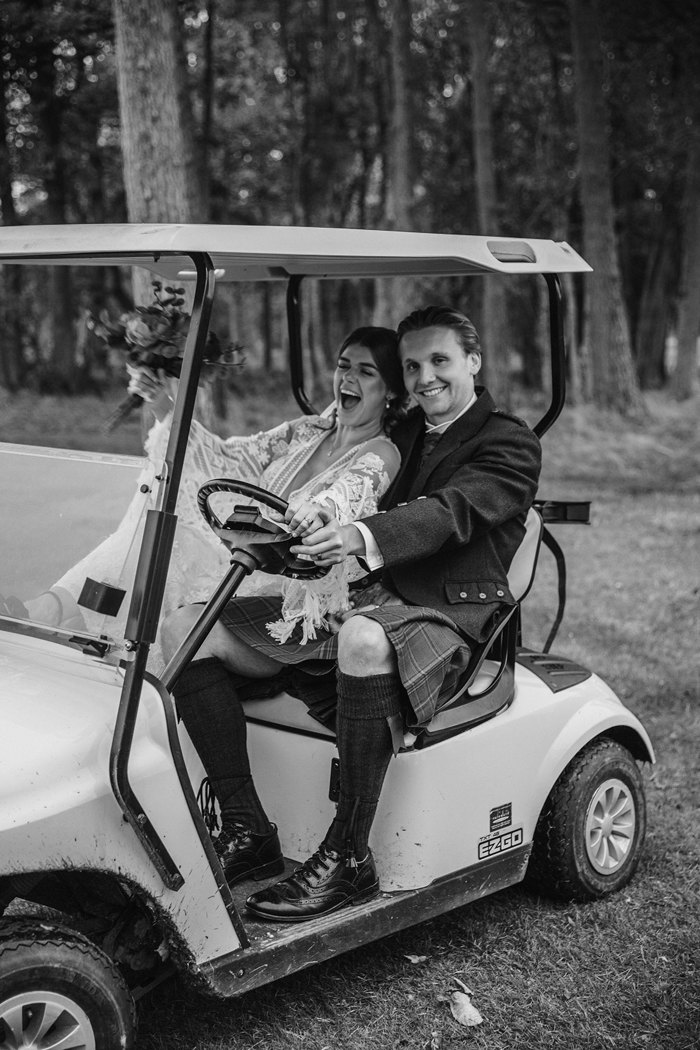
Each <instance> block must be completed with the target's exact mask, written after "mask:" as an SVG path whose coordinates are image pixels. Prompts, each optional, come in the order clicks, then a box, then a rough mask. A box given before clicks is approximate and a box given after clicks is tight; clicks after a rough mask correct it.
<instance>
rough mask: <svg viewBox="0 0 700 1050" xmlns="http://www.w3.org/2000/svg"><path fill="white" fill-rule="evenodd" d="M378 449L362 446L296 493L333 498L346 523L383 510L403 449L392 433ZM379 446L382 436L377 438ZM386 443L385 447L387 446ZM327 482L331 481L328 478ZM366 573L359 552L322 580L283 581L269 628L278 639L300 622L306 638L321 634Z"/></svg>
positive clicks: (325, 501)
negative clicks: (382, 502)
mask: <svg viewBox="0 0 700 1050" xmlns="http://www.w3.org/2000/svg"><path fill="white" fill-rule="evenodd" d="M381 442H382V445H381V446H379V447H380V448H381V453H382V454H380V452H379V451H378V450H376V451H375V450H372V451H370V450H365V451H364V452H363V451H362V450H361V449H358V450H357V454H356V458H355V459H353V460H351V462H350V463H346V464H345V466H342V464H341V463H338V464H337V465H336V466H337V468H338V469H337V471H336V473H335V476H333V472H328V473H326V474H324V475H323V476H322V477H321V478H318V479H314V480H313V481H311V482H310V483H309V485H307V486H305V488H304V489H301V490H299V491H298V492H297V493H294V495H301V496H302V497H303V498H304V499H308V500H310V501H311V502H313V503H322V504H325V505H328V504H329V503H330V504H332V507H333V508H335V517H336V518H337V520H338V521H339V523H340V524H341V525H348V524H350V523H351V522H353V521H356V520H357V519H358V518H362V517H366V516H368V515H370V514H374V513H376V511H377V508H378V505H379V501H380V499H381V498H382V496H383V495H384V493H385V492H386V491H387V489H388V487H389V485H390V484H391V482H392V481H393V479H394V477H395V475H396V472H397V470H398V468H399V462H400V459H399V453H398V450H397V448H396V446H395V445H394V444H393V443H392V442H391V441H389V440H388V439H386V440H384V439H381ZM373 445H374V446H375V448H376V446H377V442H373ZM382 446H383V447H382ZM324 482H325V485H324V484H323V483H324ZM363 575H365V570H364V569H363V568H362V567H361V566H360V564H359V562H358V561H357V559H356V558H348V559H346V561H345V562H343V563H342V564H340V565H334V566H333V567H332V569H331V570H330V571H329V572H328V573H327V574H326V575H325V576H323V577H321V579H320V580H286V581H285V582H284V585H283V593H284V602H283V604H282V618H281V619H280V620H277V621H275V622H274V623H269V624H268V625H267V629H268V631H269V633H270V635H271V636H272V637H273V638H274V639H275V640H276V641H278V642H282V643H283V642H286V641H287V640H288V639H289V638H290V637H291V634H292V632H293V631H294V628H295V627H296V626H297V624H301V628H302V638H301V641H302V644H304V643H305V642H307V641H309V640H312V639H314V638H315V637H316V632H317V629H318V628H327V627H328V617H329V616H333V615H335V614H337V613H341V612H345V611H347V610H348V609H349V608H350V607H351V606H350V591H349V584H350V583H351V582H352V581H353V580H357V579H359V578H360V577H361V576H363Z"/></svg>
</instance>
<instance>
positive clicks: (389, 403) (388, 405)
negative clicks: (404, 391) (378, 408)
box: [384, 398, 391, 408]
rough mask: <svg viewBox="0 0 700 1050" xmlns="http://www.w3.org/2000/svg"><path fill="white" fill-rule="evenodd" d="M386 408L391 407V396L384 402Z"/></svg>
mask: <svg viewBox="0 0 700 1050" xmlns="http://www.w3.org/2000/svg"><path fill="white" fill-rule="evenodd" d="M384 408H391V401H390V400H389V398H387V399H386V401H385V402H384Z"/></svg>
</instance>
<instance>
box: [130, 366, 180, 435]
mask: <svg viewBox="0 0 700 1050" xmlns="http://www.w3.org/2000/svg"><path fill="white" fill-rule="evenodd" d="M126 370H127V372H128V374H129V385H128V387H127V390H128V391H129V393H130V394H138V395H139V397H141V398H143V400H144V401H147V402H148V404H149V405H150V406H151V410H152V412H153V415H154V416H155V417H156V419H158V420H160V421H162V420H164V419H165V417H166V416H167V415H168V413H169V412H171V411H172V407H173V399H172V397H171V396H170V394H169V393H168V388H167V386H166V384H165V381H164V379H163V377H162V376H161V375H159V374H158V372H154V371H153V369H151V368H145V367H144V366H143V365H141V366H139V367H138V368H134V366H133V365H127V366H126Z"/></svg>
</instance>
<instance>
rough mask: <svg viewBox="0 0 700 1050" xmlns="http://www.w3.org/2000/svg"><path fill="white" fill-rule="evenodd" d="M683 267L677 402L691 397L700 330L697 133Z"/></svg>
mask: <svg viewBox="0 0 700 1050" xmlns="http://www.w3.org/2000/svg"><path fill="white" fill-rule="evenodd" d="M681 228H682V230H683V263H682V270H681V287H680V296H679V302H678V356H677V358H676V367H675V369H674V372H673V376H672V378H671V393H672V394H673V396H674V397H675V398H676V400H677V401H685V400H687V399H688V398H689V397H692V395H693V392H694V388H695V378H696V376H697V371H698V331H699V330H700V131H698V130H694V134H693V137H692V142H691V146H690V152H689V155H688V170H687V175H686V185H685V194H684V198H683V221H682V226H681Z"/></svg>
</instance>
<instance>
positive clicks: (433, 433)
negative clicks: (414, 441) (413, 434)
mask: <svg viewBox="0 0 700 1050" xmlns="http://www.w3.org/2000/svg"><path fill="white" fill-rule="evenodd" d="M441 437H442V431H441V430H430V431H428V432H427V433H426V435H425V437H424V438H423V448H422V449H421V453H420V466H421V467H422V466H423V464H424V463H425V461H426V459H427V458H428V456H429V455H430V453H431V452H432V451H433V449H434V448H435V446H436V445H437V443H438V441H439V440H440V438H441Z"/></svg>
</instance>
